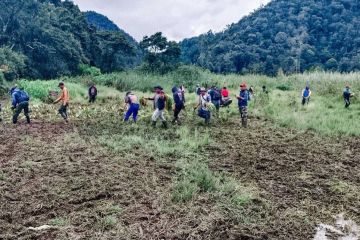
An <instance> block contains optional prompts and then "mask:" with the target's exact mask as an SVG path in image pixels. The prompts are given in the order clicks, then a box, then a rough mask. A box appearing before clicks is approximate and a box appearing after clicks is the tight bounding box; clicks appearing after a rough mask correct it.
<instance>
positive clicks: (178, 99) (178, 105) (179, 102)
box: [171, 87, 185, 123]
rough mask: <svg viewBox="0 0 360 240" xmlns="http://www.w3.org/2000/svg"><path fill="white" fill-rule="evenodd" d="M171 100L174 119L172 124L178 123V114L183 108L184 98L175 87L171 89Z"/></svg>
mask: <svg viewBox="0 0 360 240" xmlns="http://www.w3.org/2000/svg"><path fill="white" fill-rule="evenodd" d="M171 91H172V93H173V98H174V103H175V106H174V119H173V120H172V123H180V121H179V114H180V112H181V110H182V109H183V108H184V103H185V98H184V95H183V92H182V91H181V90H180V89H178V88H177V87H173V88H172V90H171Z"/></svg>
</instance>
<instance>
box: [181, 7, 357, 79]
mask: <svg viewBox="0 0 360 240" xmlns="http://www.w3.org/2000/svg"><path fill="white" fill-rule="evenodd" d="M181 48H182V52H183V55H182V59H183V61H184V62H186V63H192V64H197V65H200V66H202V67H205V68H208V69H210V70H211V71H214V72H221V73H228V72H237V73H265V74H268V75H274V74H276V73H277V72H278V71H279V69H281V70H282V71H284V72H285V73H294V72H303V71H306V70H312V69H315V68H319V69H324V70H337V71H341V72H350V71H359V70H360V1H353V0H321V1H317V0H303V1H295V0H291V1H288V0H273V1H272V2H270V3H269V4H268V5H266V6H263V7H261V8H260V9H258V10H257V11H255V12H253V13H252V14H250V15H249V16H247V17H245V18H243V19H242V20H240V21H239V22H238V23H235V24H232V25H230V26H229V27H228V28H227V29H226V30H224V31H223V32H220V33H217V34H214V33H212V32H209V33H207V34H203V35H201V36H199V37H195V38H191V39H185V40H183V41H182V42H181Z"/></svg>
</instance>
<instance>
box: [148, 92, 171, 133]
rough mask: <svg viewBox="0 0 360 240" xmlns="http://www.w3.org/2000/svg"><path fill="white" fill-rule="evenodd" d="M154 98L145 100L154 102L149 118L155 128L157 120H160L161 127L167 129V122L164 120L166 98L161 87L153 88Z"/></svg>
mask: <svg viewBox="0 0 360 240" xmlns="http://www.w3.org/2000/svg"><path fill="white" fill-rule="evenodd" d="M154 90H155V96H154V97H152V98H147V100H152V101H154V109H155V111H154V113H153V115H152V117H151V120H152V125H153V126H154V127H155V126H156V122H157V120H158V119H159V118H160V120H161V122H162V125H163V127H165V128H167V122H166V118H165V107H166V96H165V92H164V90H163V88H162V87H160V86H156V87H155V88H154Z"/></svg>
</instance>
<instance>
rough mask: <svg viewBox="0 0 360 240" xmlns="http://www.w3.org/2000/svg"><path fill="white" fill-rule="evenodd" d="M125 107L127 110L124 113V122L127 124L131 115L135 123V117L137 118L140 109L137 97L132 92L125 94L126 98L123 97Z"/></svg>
mask: <svg viewBox="0 0 360 240" xmlns="http://www.w3.org/2000/svg"><path fill="white" fill-rule="evenodd" d="M125 105H127V106H128V110H127V112H126V113H125V116H124V122H128V121H129V118H130V117H131V115H132V117H133V120H134V122H135V123H136V121H137V116H138V113H139V109H140V104H139V100H138V97H137V96H136V95H135V94H134V93H132V92H127V93H126V96H125Z"/></svg>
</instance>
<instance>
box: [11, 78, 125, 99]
mask: <svg viewBox="0 0 360 240" xmlns="http://www.w3.org/2000/svg"><path fill="white" fill-rule="evenodd" d="M58 84H59V81H58V80H51V81H41V80H36V81H28V80H21V81H19V82H18V85H19V87H20V88H23V89H24V90H26V91H27V92H28V93H29V95H30V96H31V98H32V99H34V100H40V101H43V102H51V99H49V91H55V92H57V93H60V91H61V90H60V89H59V88H58ZM65 85H66V87H67V89H68V90H69V92H70V99H71V102H79V103H81V102H85V101H86V99H87V97H88V87H87V86H86V85H84V84H82V83H74V82H65ZM97 88H98V91H99V93H100V94H99V96H98V99H99V100H100V101H101V100H104V99H118V98H120V92H118V91H117V90H115V89H113V88H109V87H106V86H101V85H100V86H97Z"/></svg>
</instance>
